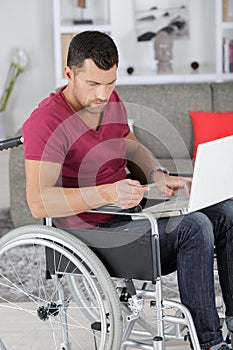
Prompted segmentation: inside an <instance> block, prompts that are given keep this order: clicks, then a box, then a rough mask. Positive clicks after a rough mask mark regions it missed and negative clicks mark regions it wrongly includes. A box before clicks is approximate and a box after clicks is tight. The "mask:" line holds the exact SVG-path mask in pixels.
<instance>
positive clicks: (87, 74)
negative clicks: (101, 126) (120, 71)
mask: <svg viewBox="0 0 233 350" xmlns="http://www.w3.org/2000/svg"><path fill="white" fill-rule="evenodd" d="M116 72H117V67H116V66H113V67H112V68H110V69H109V70H102V69H100V68H98V67H97V66H96V64H95V63H94V62H93V61H92V60H91V59H86V60H85V61H84V64H83V67H82V68H76V67H66V68H65V74H66V77H67V78H68V81H69V84H68V89H69V90H70V91H69V92H70V96H71V99H72V101H71V102H72V104H73V106H74V107H75V109H77V110H80V109H83V108H85V109H86V110H87V111H89V112H90V113H100V112H101V111H102V110H103V108H104V106H105V105H106V103H107V102H108V101H109V98H110V96H111V94H112V92H113V90H114V88H115V85H116Z"/></svg>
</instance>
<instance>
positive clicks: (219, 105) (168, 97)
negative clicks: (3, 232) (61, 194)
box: [9, 82, 233, 227]
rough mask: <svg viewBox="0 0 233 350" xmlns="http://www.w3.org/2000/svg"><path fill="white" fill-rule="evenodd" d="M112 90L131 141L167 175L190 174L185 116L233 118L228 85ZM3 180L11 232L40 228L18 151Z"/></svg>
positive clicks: (190, 139)
mask: <svg viewBox="0 0 233 350" xmlns="http://www.w3.org/2000/svg"><path fill="white" fill-rule="evenodd" d="M116 90H117V91H118V92H119V94H120V96H121V98H122V100H123V101H124V102H125V105H126V109H127V111H128V115H129V120H130V124H131V127H132V130H133V132H134V133H135V135H136V137H137V138H138V139H139V140H140V141H141V142H142V143H143V144H144V145H145V146H147V147H148V148H149V149H150V150H151V152H152V153H153V154H155V155H156V157H157V158H158V159H159V161H160V163H161V165H162V166H164V167H166V168H167V169H168V170H169V171H172V172H179V173H190V172H192V170H193V154H194V138H195V135H194V126H193V122H192V120H191V118H190V111H204V112H233V82H221V83H216V82H212V83H207V82H206V83H172V84H158V85H129V86H125V85H123V86H117V87H116ZM219 118H220V116H219ZM231 119H232V118H231ZM203 120H204V119H203ZM210 127H211V124H210ZM215 129H216V128H215ZM232 131H233V130H232ZM20 132H21V131H19V132H18V134H20ZM232 133H233V132H232ZM9 178H10V180H9V181H10V212H11V218H12V222H13V224H14V226H15V227H18V226H22V225H26V224H33V223H41V220H36V219H34V218H33V217H32V216H31V214H30V211H29V209H28V206H27V202H26V196H25V171H24V159H23V147H18V148H14V149H12V150H11V151H10V158H9Z"/></svg>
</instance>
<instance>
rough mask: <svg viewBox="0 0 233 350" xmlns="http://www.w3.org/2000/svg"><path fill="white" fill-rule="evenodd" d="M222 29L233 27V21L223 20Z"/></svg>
mask: <svg viewBox="0 0 233 350" xmlns="http://www.w3.org/2000/svg"><path fill="white" fill-rule="evenodd" d="M222 29H233V22H222Z"/></svg>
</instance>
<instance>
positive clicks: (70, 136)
mask: <svg viewBox="0 0 233 350" xmlns="http://www.w3.org/2000/svg"><path fill="white" fill-rule="evenodd" d="M62 90H63V89H61V90H59V91H58V92H57V93H52V94H50V96H49V97H47V98H46V99H45V100H43V101H42V102H41V103H40V104H39V106H38V108H37V109H35V110H34V111H33V112H32V114H31V115H30V117H29V118H28V119H27V120H26V122H25V123H24V125H23V137H24V156H25V159H31V160H39V161H47V162H54V163H59V164H61V165H62V170H61V174H60V177H59V179H58V181H57V184H56V186H62V187H75V188H77V187H87V186H96V185H102V184H107V183H113V182H116V181H119V180H121V179H124V178H125V177H126V172H125V168H126V164H127V161H126V143H125V137H126V136H127V135H128V133H129V131H130V129H129V126H128V122H127V113H126V110H125V107H124V105H123V103H122V101H121V99H120V98H119V96H118V94H117V93H116V92H115V91H114V92H113V93H112V95H111V97H110V100H109V103H108V105H107V106H106V107H105V109H104V112H103V116H102V121H101V125H100V127H99V128H98V130H96V131H95V130H93V129H90V128H88V126H87V125H86V124H85V123H84V122H83V120H82V119H81V118H80V117H79V115H78V114H77V113H74V112H73V111H72V109H71V108H70V106H69V105H68V104H67V102H66V100H65V98H64V96H63V93H62ZM80 113H82V112H80ZM80 115H81V114H80ZM93 117H95V116H93ZM111 219H112V216H111V215H103V214H95V213H82V214H79V215H73V216H70V217H64V218H56V219H54V220H53V221H54V224H55V225H56V226H57V227H61V228H91V227H93V226H96V225H97V224H98V223H105V222H107V221H109V220H111Z"/></svg>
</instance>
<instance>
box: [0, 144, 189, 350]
mask: <svg viewBox="0 0 233 350" xmlns="http://www.w3.org/2000/svg"><path fill="white" fill-rule="evenodd" d="M8 161H9V151H0V184H1V200H0V210H1V209H5V208H9V205H10V195H9V180H8ZM6 317H7V314H5V315H4V311H3V310H2V309H1V319H3V320H4V319H6ZM11 317H12V315H11ZM12 323H14V321H13V322H12ZM22 327H23V328H24V330H25V329H26V330H28V332H27V337H28V342H29V343H30V344H31V343H32V342H33V340H34V336H33V332H32V335H31V338H30V329H32V325H31V324H29V322H28V321H27V317H23V318H21V319H20V322H19V323H18V326H17V327H16V328H14V332H12V330H11V331H10V332H9V330H8V329H4V327H3V328H2V329H1V334H0V350H5V348H3V347H1V337H2V338H4V339H7V338H5V337H10V338H11V339H12V338H13V339H14V343H15V344H16V343H17V344H20V337H21V336H22V331H21V329H22ZM10 348H11V347H10ZM33 348H34V347H33V346H32V350H33ZM11 349H12V348H11ZM13 349H15V347H13ZM20 349H21V348H20ZM130 349H133V348H130ZM166 349H171V350H188V349H189V346H188V343H186V342H183V341H178V342H174V341H168V342H167V343H166ZM7 350H9V349H7ZM17 350H19V348H18V346H17ZM48 350H50V349H48ZM51 350H52V349H51Z"/></svg>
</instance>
